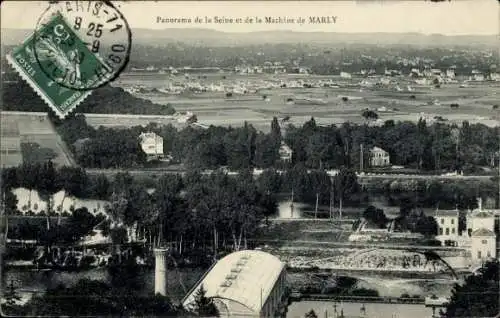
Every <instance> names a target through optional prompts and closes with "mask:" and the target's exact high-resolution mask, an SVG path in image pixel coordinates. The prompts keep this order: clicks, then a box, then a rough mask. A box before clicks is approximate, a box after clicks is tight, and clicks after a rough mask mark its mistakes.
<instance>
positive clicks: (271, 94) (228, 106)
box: [91, 74, 500, 131]
mask: <svg viewBox="0 0 500 318" xmlns="http://www.w3.org/2000/svg"><path fill="white" fill-rule="evenodd" d="M222 76H223V75H209V76H208V77H207V78H206V79H200V80H197V81H199V82H201V83H205V84H208V83H216V84H217V83H219V82H220V83H223V84H224V85H228V86H229V85H231V84H232V83H233V84H234V83H238V82H243V83H246V84H248V86H252V85H257V83H259V82H263V81H264V80H265V79H266V80H269V81H271V80H275V81H278V80H281V79H283V80H291V79H299V78H300V79H302V80H303V81H305V82H307V81H315V80H319V79H323V80H325V79H332V80H333V81H337V80H338V81H340V79H338V78H335V77H325V76H300V77H298V76H290V75H289V76H286V75H285V76H280V77H279V78H278V77H274V76H270V75H252V76H243V75H224V76H225V77H226V78H225V79H222ZM394 79H395V80H396V81H397V82H398V85H399V87H401V88H402V89H403V91H397V90H396V84H391V85H389V86H387V87H372V88H369V87H361V86H359V85H357V84H358V83H359V82H360V81H361V80H362V79H361V78H358V79H352V80H350V82H349V83H347V82H345V84H350V85H349V87H347V86H342V85H341V87H340V88H327V87H322V88H277V89H261V90H259V91H258V92H257V93H252V94H245V95H237V94H235V95H234V96H233V97H230V98H226V97H225V94H224V93H223V92H207V93H196V94H195V93H183V94H180V95H167V94H162V93H149V94H140V95H138V96H140V97H142V98H147V99H150V100H152V101H153V102H155V103H159V104H167V103H170V104H172V106H173V107H174V108H175V109H176V110H177V111H192V112H193V113H195V114H196V115H197V117H198V120H199V122H200V123H203V124H207V125H211V124H213V125H224V126H228V125H232V126H240V125H241V124H242V123H243V121H245V120H246V121H248V122H250V123H252V124H253V125H255V126H256V127H257V128H258V129H261V130H264V131H267V130H268V129H269V126H270V120H271V118H272V117H273V116H278V117H284V116H290V123H293V124H298V125H300V124H302V123H303V122H304V121H306V120H308V119H309V118H310V117H311V116H313V117H315V119H316V121H317V122H318V123H320V124H340V123H343V122H345V121H351V122H358V123H361V122H363V121H364V119H363V117H362V116H361V110H362V109H365V108H372V109H376V108H379V107H382V106H384V107H386V108H387V109H389V110H393V109H397V110H395V111H390V112H379V118H380V119H382V120H388V119H394V120H411V121H417V120H418V119H419V117H420V113H422V112H423V113H425V114H427V116H429V117H430V118H432V117H434V116H442V117H443V118H445V119H448V120H449V121H450V122H457V123H461V122H462V121H463V120H469V121H470V122H482V123H484V124H487V125H496V124H497V122H498V121H497V119H496V117H495V116H497V110H493V109H492V106H493V105H495V104H498V103H499V102H498V100H499V98H498V96H497V95H496V92H497V91H499V88H500V83H499V82H483V83H471V84H470V86H469V87H465V88H460V87H459V84H442V86H441V88H434V87H430V86H419V85H416V84H413V83H411V82H410V80H409V79H408V78H394ZM183 81H189V80H183V79H182V78H181V79H179V78H175V79H172V78H169V77H168V76H167V75H163V76H162V75H144V76H141V77H139V76H133V77H130V76H128V77H127V75H126V74H125V75H123V76H122V81H121V82H119V83H117V84H116V85H120V86H123V87H130V86H132V85H135V84H143V85H145V86H147V87H156V88H161V87H165V86H167V85H168V84H169V83H171V82H183ZM407 86H411V88H412V91H407ZM264 95H265V96H266V97H267V98H268V99H267V100H264V99H263V96H264ZM412 95H414V97H415V98H411V96H412ZM343 96H349V97H355V99H352V100H349V101H347V102H346V101H343V100H342V97H343ZM288 97H295V98H304V97H309V98H321V99H322V100H324V101H326V102H327V104H326V105H294V104H287V103H286V99H287V98H288ZM434 102H436V103H434ZM452 103H458V104H459V108H458V109H451V107H450V104H452ZM91 124H92V123H91Z"/></svg>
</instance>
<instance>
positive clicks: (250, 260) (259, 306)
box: [156, 250, 287, 317]
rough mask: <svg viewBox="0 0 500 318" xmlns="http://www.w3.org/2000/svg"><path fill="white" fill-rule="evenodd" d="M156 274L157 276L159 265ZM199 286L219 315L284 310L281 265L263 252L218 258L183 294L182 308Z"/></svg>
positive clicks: (283, 269) (280, 312) (278, 314)
mask: <svg viewBox="0 0 500 318" xmlns="http://www.w3.org/2000/svg"><path fill="white" fill-rule="evenodd" d="M158 257H159V256H158ZM157 265H158V263H157ZM160 265H162V264H160ZM160 267H161V266H160ZM156 273H157V275H158V274H159V276H161V274H162V273H161V268H157V269H156ZM161 283H162V282H161V281H160V282H159V284H161ZM161 286H163V285H161ZM202 286H203V288H204V290H205V291H206V297H208V298H211V299H212V300H213V302H214V304H215V306H216V307H217V309H218V311H219V314H220V316H221V317H236V316H241V317H281V316H283V315H284V312H285V310H286V306H287V302H286V293H285V289H286V267H285V264H284V263H283V262H281V261H280V260H279V259H278V258H277V257H276V256H273V255H271V254H269V253H266V252H262V251H258V250H244V251H239V252H234V253H232V254H229V255H227V256H225V257H224V258H222V259H221V260H219V261H218V262H217V263H215V265H214V266H213V267H212V268H211V269H209V271H208V272H207V273H206V274H205V275H204V276H203V277H202V279H201V280H200V281H198V282H197V283H196V284H195V286H194V288H193V289H192V290H191V291H190V292H189V293H188V294H187V295H186V296H185V297H184V299H183V301H182V305H183V306H184V307H185V308H188V309H189V308H191V306H193V302H194V300H195V295H196V293H197V292H198V290H199V289H200V288H201V287H202ZM157 290H158V291H160V292H161V288H158V289H157Z"/></svg>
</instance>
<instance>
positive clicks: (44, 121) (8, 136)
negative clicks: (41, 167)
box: [0, 112, 74, 167]
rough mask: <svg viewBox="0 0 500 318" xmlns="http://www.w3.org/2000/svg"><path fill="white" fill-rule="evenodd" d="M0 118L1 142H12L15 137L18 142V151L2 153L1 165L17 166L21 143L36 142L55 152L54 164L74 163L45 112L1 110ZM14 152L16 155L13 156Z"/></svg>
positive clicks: (20, 158)
mask: <svg viewBox="0 0 500 318" xmlns="http://www.w3.org/2000/svg"><path fill="white" fill-rule="evenodd" d="M0 118H1V125H2V134H1V136H0V137H1V139H0V141H1V143H2V144H3V143H4V142H12V143H13V141H14V139H17V142H18V144H19V152H9V155H8V156H6V157H4V156H3V155H2V165H3V166H5V167H10V166H17V165H19V164H21V163H22V161H23V158H22V155H21V150H20V144H21V143H37V144H39V145H40V147H41V148H49V149H52V150H53V151H54V152H55V153H56V157H55V158H54V159H52V162H54V164H56V165H66V166H71V165H74V161H73V158H72V157H71V154H70V153H69V151H65V148H64V147H65V145H64V143H63V141H62V140H61V137H60V136H59V135H58V134H57V133H56V131H55V130H54V127H53V126H52V124H51V122H50V121H49V119H48V118H47V114H46V113H25V112H1V113H0ZM2 148H3V147H2ZM14 153H16V154H17V155H15V156H14ZM2 154H3V151H2ZM4 158H5V161H4Z"/></svg>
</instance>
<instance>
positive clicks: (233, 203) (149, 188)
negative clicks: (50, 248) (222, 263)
mask: <svg viewBox="0 0 500 318" xmlns="http://www.w3.org/2000/svg"><path fill="white" fill-rule="evenodd" d="M2 180H3V182H2V186H3V189H2V190H3V192H4V193H6V196H7V194H8V196H9V200H8V202H6V204H7V205H8V206H7V209H8V211H10V212H11V213H15V210H16V199H15V196H14V197H13V195H12V194H11V191H10V190H12V189H13V188H16V187H25V188H28V189H33V190H37V191H38V192H39V193H40V195H41V198H42V199H43V200H45V201H46V202H50V201H49V200H48V197H49V196H50V195H51V194H53V193H55V192H57V191H59V190H61V189H65V190H66V191H67V195H75V196H77V197H98V198H100V199H106V200H108V201H109V206H108V207H107V213H108V215H109V216H110V217H111V221H112V222H113V223H116V224H123V225H124V226H125V227H129V228H130V227H132V226H136V228H137V232H138V234H139V235H140V236H142V237H146V238H147V239H148V241H149V242H151V243H154V244H158V243H160V242H165V241H168V242H175V243H176V245H177V248H178V250H181V251H182V249H183V247H184V246H188V244H189V247H191V248H198V247H201V246H202V245H203V246H205V245H206V242H212V244H211V245H212V247H213V249H214V252H215V253H217V252H218V251H219V247H224V248H229V249H234V250H238V249H240V248H242V247H243V246H247V243H248V239H250V238H253V237H254V236H255V231H256V229H257V225H258V223H259V222H260V221H261V220H262V218H263V217H264V216H265V215H271V214H273V213H275V212H276V207H277V205H276V198H275V196H274V195H273V194H272V193H264V192H262V191H261V190H260V189H259V187H258V184H257V183H256V182H255V181H254V179H253V176H252V175H251V174H250V173H249V172H247V173H244V174H240V175H239V176H237V177H231V176H228V175H227V174H224V173H221V172H217V173H213V174H211V175H202V174H200V173H199V172H196V171H193V172H191V173H189V174H187V175H186V176H185V177H181V176H180V175H164V176H162V177H160V178H158V179H157V180H149V181H148V182H141V181H138V180H134V179H133V178H132V177H131V176H130V175H129V174H126V173H119V174H117V175H115V177H114V178H113V180H110V181H109V180H108V179H107V178H106V177H105V176H103V175H100V176H97V177H89V176H87V175H86V173H85V171H84V170H83V169H80V168H69V167H61V168H54V166H53V165H52V164H51V163H50V162H48V163H46V164H44V165H39V164H38V165H29V164H24V165H22V166H20V167H17V168H8V169H4V170H2ZM6 201H7V199H6ZM59 212H62V211H59ZM75 212H78V211H74V212H73V214H75ZM87 214H88V212H87V211H82V213H76V215H77V216H78V219H79V220H80V221H79V223H81V227H79V228H75V229H74V232H75V233H84V232H87V230H88V226H90V227H91V226H93V225H95V222H92V220H88V221H86V222H82V221H81V220H86V215H87ZM111 234H112V233H111ZM115 234H116V233H115ZM117 240H120V239H117Z"/></svg>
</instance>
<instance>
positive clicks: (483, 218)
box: [467, 210, 495, 235]
mask: <svg viewBox="0 0 500 318" xmlns="http://www.w3.org/2000/svg"><path fill="white" fill-rule="evenodd" d="M469 219H470V221H469V222H467V233H469V235H472V232H474V231H476V230H479V229H487V230H488V231H492V232H494V231H495V216H494V215H493V214H492V213H490V212H488V211H480V210H475V211H473V212H472V215H471V217H470V218H469Z"/></svg>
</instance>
